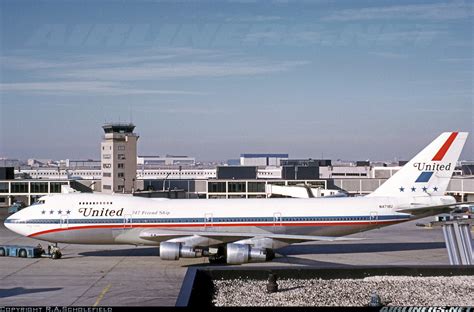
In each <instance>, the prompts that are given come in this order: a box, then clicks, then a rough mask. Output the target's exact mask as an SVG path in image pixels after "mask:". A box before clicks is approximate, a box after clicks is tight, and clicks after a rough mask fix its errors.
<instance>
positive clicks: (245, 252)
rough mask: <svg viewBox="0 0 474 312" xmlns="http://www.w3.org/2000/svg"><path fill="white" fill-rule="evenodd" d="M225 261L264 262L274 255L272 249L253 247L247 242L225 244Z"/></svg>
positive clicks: (236, 262)
mask: <svg viewBox="0 0 474 312" xmlns="http://www.w3.org/2000/svg"><path fill="white" fill-rule="evenodd" d="M226 251H227V257H226V258H227V263H228V264H242V263H248V262H265V261H270V260H272V259H273V258H274V257H275V254H274V252H273V250H271V249H268V248H254V247H252V246H250V245H247V244H227V250H226Z"/></svg>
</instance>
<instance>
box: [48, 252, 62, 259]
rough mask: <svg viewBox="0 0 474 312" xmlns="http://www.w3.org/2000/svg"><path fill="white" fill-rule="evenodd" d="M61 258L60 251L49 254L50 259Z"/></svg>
mask: <svg viewBox="0 0 474 312" xmlns="http://www.w3.org/2000/svg"><path fill="white" fill-rule="evenodd" d="M61 257H62V254H61V252H60V251H53V253H52V254H51V259H54V260H56V259H61Z"/></svg>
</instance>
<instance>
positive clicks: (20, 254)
mask: <svg viewBox="0 0 474 312" xmlns="http://www.w3.org/2000/svg"><path fill="white" fill-rule="evenodd" d="M26 256H27V253H26V250H24V249H20V251H19V252H18V257H20V258H26Z"/></svg>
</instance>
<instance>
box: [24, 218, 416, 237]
mask: <svg viewBox="0 0 474 312" xmlns="http://www.w3.org/2000/svg"><path fill="white" fill-rule="evenodd" d="M403 221H407V220H389V221H380V220H377V221H376V220H374V221H372V222H370V221H363V222H320V223H301V222H291V223H290V222H288V223H285V222H282V223H278V224H274V223H273V222H272V223H244V224H242V223H240V224H239V223H231V224H216V225H212V226H211V225H204V224H196V223H189V224H184V223H182V224H135V225H130V224H117V225H84V226H74V227H69V228H57V229H51V230H46V231H41V232H36V233H33V234H30V235H28V237H36V236H40V235H44V234H50V233H56V232H62V231H71V230H85V229H119V230H121V229H124V230H127V229H131V228H178V227H179V228H186V227H205V226H206V227H207V228H213V227H231V226H234V227H237V226H259V227H266V226H336V225H342V226H348V225H369V224H372V225H377V224H382V223H383V224H390V223H399V222H403ZM280 224H281V225H280Z"/></svg>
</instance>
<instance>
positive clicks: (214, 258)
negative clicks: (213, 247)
mask: <svg viewBox="0 0 474 312" xmlns="http://www.w3.org/2000/svg"><path fill="white" fill-rule="evenodd" d="M209 263H211V264H224V263H227V257H226V255H225V249H224V247H219V248H218V250H217V254H213V255H210V256H209Z"/></svg>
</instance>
